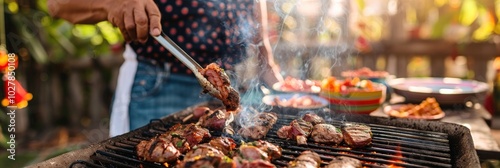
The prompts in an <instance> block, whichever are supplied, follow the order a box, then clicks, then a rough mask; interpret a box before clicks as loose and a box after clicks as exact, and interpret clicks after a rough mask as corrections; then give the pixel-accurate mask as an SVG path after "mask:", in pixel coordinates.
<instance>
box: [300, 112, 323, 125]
mask: <svg viewBox="0 0 500 168" xmlns="http://www.w3.org/2000/svg"><path fill="white" fill-rule="evenodd" d="M302 119H303V120H304V121H307V122H310V123H311V124H313V125H316V124H321V123H324V122H325V120H324V119H323V118H322V117H320V116H318V115H317V114H315V113H307V114H304V116H302Z"/></svg>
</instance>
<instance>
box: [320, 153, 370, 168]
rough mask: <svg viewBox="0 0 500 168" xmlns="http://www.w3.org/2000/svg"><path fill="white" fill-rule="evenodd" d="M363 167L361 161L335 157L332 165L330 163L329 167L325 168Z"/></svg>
mask: <svg viewBox="0 0 500 168" xmlns="http://www.w3.org/2000/svg"><path fill="white" fill-rule="evenodd" d="M361 167H363V165H362V164H361V161H359V160H358V159H355V158H352V157H347V156H338V157H335V158H333V160H332V161H331V162H330V163H328V165H327V166H325V168H361Z"/></svg>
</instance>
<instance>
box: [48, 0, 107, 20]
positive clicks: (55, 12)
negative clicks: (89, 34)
mask: <svg viewBox="0 0 500 168" xmlns="http://www.w3.org/2000/svg"><path fill="white" fill-rule="evenodd" d="M107 3H108V0H48V1H47V5H48V8H49V13H50V15H52V16H53V17H55V18H62V19H65V20H67V21H69V22H71V23H81V24H94V23H98V22H100V21H105V20H107V12H106V8H105V7H106V5H107Z"/></svg>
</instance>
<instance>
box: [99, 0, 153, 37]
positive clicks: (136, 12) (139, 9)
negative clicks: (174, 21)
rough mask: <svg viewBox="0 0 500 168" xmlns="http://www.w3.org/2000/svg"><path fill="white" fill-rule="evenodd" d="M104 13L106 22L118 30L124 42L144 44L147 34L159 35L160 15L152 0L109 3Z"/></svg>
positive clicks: (123, 0) (127, 0)
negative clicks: (106, 17) (106, 15)
mask: <svg viewBox="0 0 500 168" xmlns="http://www.w3.org/2000/svg"><path fill="white" fill-rule="evenodd" d="M106 11H107V14H108V21H109V22H111V23H112V24H113V25H115V26H117V27H118V28H119V29H120V31H121V32H122V34H123V37H124V38H125V40H126V41H134V40H138V41H139V42H141V43H145V42H146V40H147V39H148V36H149V34H151V35H153V36H158V35H160V33H161V23H160V19H161V14H160V11H159V10H158V6H156V4H155V3H154V1H153V0H119V1H110V2H109V3H108V4H107V7H106Z"/></svg>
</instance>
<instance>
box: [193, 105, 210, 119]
mask: <svg viewBox="0 0 500 168" xmlns="http://www.w3.org/2000/svg"><path fill="white" fill-rule="evenodd" d="M210 112H211V111H210V108H208V107H205V106H198V107H195V108H194V109H193V118H194V119H199V118H201V117H203V116H204V115H207V114H208V113H210Z"/></svg>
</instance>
